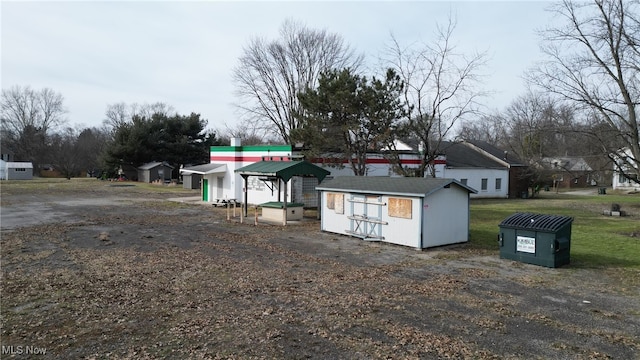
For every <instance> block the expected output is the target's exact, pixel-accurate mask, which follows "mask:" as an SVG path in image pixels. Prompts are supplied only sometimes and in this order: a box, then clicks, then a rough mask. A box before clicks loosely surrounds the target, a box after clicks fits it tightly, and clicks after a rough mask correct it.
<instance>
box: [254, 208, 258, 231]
mask: <svg viewBox="0 0 640 360" xmlns="http://www.w3.org/2000/svg"><path fill="white" fill-rule="evenodd" d="M254 209H255V211H254V214H255V220H254V222H253V225H255V226H258V205H256V206H255V208H254Z"/></svg>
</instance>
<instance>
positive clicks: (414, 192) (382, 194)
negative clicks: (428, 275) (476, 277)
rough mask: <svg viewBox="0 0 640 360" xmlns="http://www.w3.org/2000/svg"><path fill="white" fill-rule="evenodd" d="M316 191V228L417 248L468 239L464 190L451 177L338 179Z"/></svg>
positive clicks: (328, 181)
mask: <svg viewBox="0 0 640 360" xmlns="http://www.w3.org/2000/svg"><path fill="white" fill-rule="evenodd" d="M316 189H317V190H319V191H320V192H321V199H322V201H321V203H322V205H321V207H320V211H321V216H320V218H321V229H322V230H323V231H328V232H333V233H337V234H343V235H350V236H355V237H359V238H362V239H364V240H368V241H383V242H388V243H392V244H398V245H405V246H410V247H414V248H418V249H423V248H429V247H434V246H441V245H448V244H456V243H463V242H467V241H468V240H469V219H470V215H469V194H471V193H474V192H475V190H473V189H471V188H469V187H468V186H465V185H463V184H461V183H460V182H458V181H456V180H453V179H438V178H406V177H405V178H400V177H370V176H367V177H364V176H345V177H337V178H334V179H331V180H327V181H326V182H323V183H321V184H320V185H319V186H317V187H316Z"/></svg>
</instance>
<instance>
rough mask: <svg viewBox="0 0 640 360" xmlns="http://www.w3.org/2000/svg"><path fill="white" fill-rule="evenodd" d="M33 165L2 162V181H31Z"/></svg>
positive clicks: (0, 177) (0, 163) (0, 162)
mask: <svg viewBox="0 0 640 360" xmlns="http://www.w3.org/2000/svg"><path fill="white" fill-rule="evenodd" d="M31 179H33V164H32V163H31V162H26V161H4V160H0V180H31Z"/></svg>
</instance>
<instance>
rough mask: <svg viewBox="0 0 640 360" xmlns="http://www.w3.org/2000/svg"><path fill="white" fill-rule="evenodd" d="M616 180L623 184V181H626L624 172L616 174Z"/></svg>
mask: <svg viewBox="0 0 640 360" xmlns="http://www.w3.org/2000/svg"><path fill="white" fill-rule="evenodd" d="M618 182H619V183H620V184H624V183H626V182H627V178H626V177H625V176H624V174H619V175H618Z"/></svg>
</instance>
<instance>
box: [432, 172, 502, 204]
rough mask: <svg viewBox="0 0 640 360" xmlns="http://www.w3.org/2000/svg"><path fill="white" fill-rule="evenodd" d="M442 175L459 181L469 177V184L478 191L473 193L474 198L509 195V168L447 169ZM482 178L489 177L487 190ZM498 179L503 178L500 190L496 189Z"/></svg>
mask: <svg viewBox="0 0 640 360" xmlns="http://www.w3.org/2000/svg"><path fill="white" fill-rule="evenodd" d="M439 177H440V176H439ZM442 177H443V178H449V179H456V180H458V181H461V180H462V179H467V186H469V187H471V188H473V189H475V190H476V191H477V192H478V193H477V194H471V197H472V198H507V197H508V192H509V170H507V169H445V170H444V174H443V176H442ZM482 179H487V189H486V190H482ZM496 179H502V180H501V181H500V182H501V186H500V189H498V190H496Z"/></svg>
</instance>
